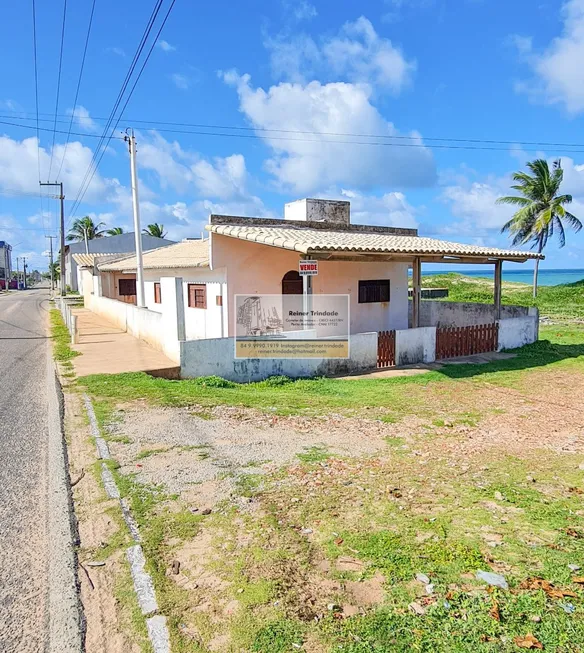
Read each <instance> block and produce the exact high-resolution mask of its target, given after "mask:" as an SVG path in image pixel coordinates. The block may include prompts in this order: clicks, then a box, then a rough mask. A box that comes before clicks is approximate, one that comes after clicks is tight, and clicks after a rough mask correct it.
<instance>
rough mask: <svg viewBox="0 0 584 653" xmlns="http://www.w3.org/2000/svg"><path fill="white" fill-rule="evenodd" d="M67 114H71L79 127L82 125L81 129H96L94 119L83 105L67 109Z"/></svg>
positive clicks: (92, 130) (90, 130)
mask: <svg viewBox="0 0 584 653" xmlns="http://www.w3.org/2000/svg"><path fill="white" fill-rule="evenodd" d="M67 114H68V115H73V120H74V121H75V122H76V123H77V124H78V125H79V126H80V127H83V129H86V130H87V131H89V132H95V131H97V129H98V126H97V124H96V123H95V121H94V120H93V119H92V118H91V116H90V115H89V111H88V110H87V109H86V108H85V107H82V106H81V105H78V106H76V107H75V109H68V110H67Z"/></svg>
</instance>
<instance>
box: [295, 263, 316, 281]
mask: <svg viewBox="0 0 584 653" xmlns="http://www.w3.org/2000/svg"><path fill="white" fill-rule="evenodd" d="M298 272H299V274H300V276H301V277H315V276H316V275H317V274H318V261H310V260H307V261H300V263H299V264H298Z"/></svg>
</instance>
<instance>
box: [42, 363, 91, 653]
mask: <svg viewBox="0 0 584 653" xmlns="http://www.w3.org/2000/svg"><path fill="white" fill-rule="evenodd" d="M47 395H48V482H47V485H48V487H47V500H48V510H49V512H48V515H49V518H48V526H47V529H48V542H49V551H48V558H49V563H48V572H49V574H48V575H49V590H48V607H49V609H48V612H49V623H48V628H49V634H48V635H49V644H48V649H47V650H48V653H80V652H82V651H84V650H85V617H84V615H83V607H82V604H81V598H80V585H79V579H78V577H77V553H76V550H75V546H76V544H77V543H78V542H79V536H78V532H77V521H76V518H75V511H74V508H73V497H72V494H71V485H70V478H69V461H68V456H67V444H66V441H65V431H64V427H63V418H64V401H63V392H62V389H61V384H60V383H59V379H58V376H57V370H56V369H55V365H54V362H53V360H52V358H51V352H50V351H49V354H48V361H47Z"/></svg>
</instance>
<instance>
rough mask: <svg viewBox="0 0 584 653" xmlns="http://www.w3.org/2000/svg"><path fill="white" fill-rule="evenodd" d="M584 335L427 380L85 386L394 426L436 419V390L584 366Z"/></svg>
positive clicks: (570, 333) (138, 380)
mask: <svg viewBox="0 0 584 653" xmlns="http://www.w3.org/2000/svg"><path fill="white" fill-rule="evenodd" d="M542 295H543V293H542ZM583 334H584V329H582V328H580V327H578V326H562V327H557V326H554V327H546V328H542V329H541V332H540V338H542V339H541V340H540V341H539V342H536V343H534V344H532V345H528V346H526V347H523V348H522V349H521V350H519V351H518V353H517V356H516V357H515V358H511V359H507V360H500V361H493V362H491V363H487V364H485V365H446V366H444V367H443V368H441V369H440V370H435V371H429V372H428V373H426V374H420V375H416V376H407V377H392V378H387V379H358V380H351V381H347V380H341V379H328V378H319V379H301V380H298V381H290V380H288V381H287V382H286V383H283V384H281V383H278V384H272V383H270V382H269V379H268V380H267V381H262V382H260V383H249V384H240V383H233V382H229V381H226V382H225V384H226V385H222V384H221V383H219V382H218V381H217V377H210V379H211V382H210V384H208V383H207V379H204V378H203V379H195V380H183V381H173V380H168V379H162V378H155V377H151V376H149V375H147V374H143V373H128V374H115V375H108V374H100V375H93V376H87V377H83V378H81V379H80V380H79V383H80V384H82V385H84V386H85V387H86V388H87V389H88V391H89V392H90V393H91V394H92V395H94V396H95V397H98V398H100V399H105V400H108V401H110V402H111V401H115V400H116V399H117V398H118V397H124V399H125V400H127V401H131V400H133V399H142V400H144V399H145V400H148V401H150V402H152V403H155V404H159V405H164V406H190V405H195V404H196V405H197V406H202V407H208V408H210V407H213V406H216V405H232V406H233V405H237V406H244V407H249V408H257V409H260V410H263V411H265V412H269V413H275V414H280V415H294V414H302V415H322V414H328V413H330V411H335V412H340V413H343V414H345V415H361V416H367V417H371V418H374V419H382V420H383V421H384V422H392V421H395V420H396V419H397V418H400V417H402V416H404V415H408V414H412V413H416V414H418V415H420V416H424V415H428V414H430V412H431V410H430V408H429V407H428V405H427V396H428V389H429V388H430V389H433V390H436V392H437V393H443V394H444V395H448V392H449V391H452V390H453V389H454V388H455V387H457V386H456V383H459V382H461V381H463V382H466V383H473V382H480V381H488V382H489V383H495V384H497V385H503V386H504V385H513V384H514V383H518V382H519V381H520V380H521V379H522V378H524V377H526V376H528V375H529V374H533V373H536V371H537V370H538V369H540V368H542V367H547V366H557V365H577V366H584V344H583ZM221 381H223V380H222V379H221ZM469 390H470V388H469ZM446 399H448V397H446V398H445V400H446ZM434 410H435V408H434ZM458 418H459V419H460V420H464V419H465V418H466V419H468V420H470V421H473V422H475V421H476V418H477V416H476V415H471V416H469V415H467V414H461V415H459V416H458Z"/></svg>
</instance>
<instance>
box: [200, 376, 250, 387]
mask: <svg viewBox="0 0 584 653" xmlns="http://www.w3.org/2000/svg"><path fill="white" fill-rule="evenodd" d="M193 383H194V385H202V386H204V387H206V388H236V387H237V386H238V385H239V384H238V383H234V382H233V381H228V380H227V379H224V378H222V377H220V376H200V377H199V378H198V379H193Z"/></svg>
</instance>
